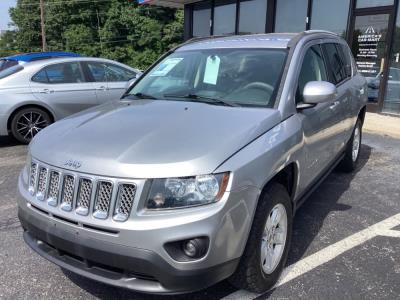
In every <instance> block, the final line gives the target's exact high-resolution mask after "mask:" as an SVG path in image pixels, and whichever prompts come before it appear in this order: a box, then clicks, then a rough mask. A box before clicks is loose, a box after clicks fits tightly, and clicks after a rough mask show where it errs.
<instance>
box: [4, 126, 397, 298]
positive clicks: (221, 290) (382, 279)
mask: <svg viewBox="0 0 400 300" xmlns="http://www.w3.org/2000/svg"><path fill="white" fill-rule="evenodd" d="M26 149H27V148H26V146H22V145H18V144H16V143H15V142H13V141H11V140H10V139H8V138H4V137H0V299H43V298H46V299H122V298H123V299H161V298H162V299H177V298H178V299H207V300H211V299H221V298H225V299H254V298H257V299H399V298H400V139H394V138H390V137H387V136H381V135H373V134H364V137H363V145H362V149H361V159H360V164H359V167H358V169H357V170H356V171H355V172H353V173H351V174H346V173H341V172H339V171H335V172H333V173H332V174H330V175H329V176H328V178H327V179H326V180H325V181H324V182H323V183H322V185H321V186H320V187H319V188H318V189H317V190H316V191H315V192H314V193H313V194H312V195H311V197H310V198H309V199H308V201H307V202H306V203H305V204H304V205H303V206H302V207H301V208H300V210H299V211H298V212H297V214H296V217H295V222H294V236H293V240H292V246H291V250H290V254H289V260H288V264H287V268H286V269H285V271H284V274H283V276H282V278H281V282H280V283H279V284H278V285H277V287H275V288H274V289H273V290H272V291H270V292H268V293H266V294H263V295H256V294H251V293H248V292H245V291H238V290H237V289H235V288H234V287H233V286H231V285H230V284H229V283H227V282H226V281H224V282H221V283H219V284H217V285H215V286H212V287H210V288H208V289H206V290H203V291H200V292H196V293H192V294H188V295H181V296H174V297H170V296H151V295H143V294H139V293H135V292H130V291H127V290H122V289H116V288H113V287H110V286H107V285H104V284H100V283H97V282H95V281H92V280H89V279H86V278H83V277H81V276H78V275H75V274H72V273H70V272H68V271H63V270H61V269H60V268H59V267H57V266H55V265H53V264H51V263H50V262H48V261H46V260H45V259H43V258H41V257H40V256H39V255H37V254H36V253H34V252H33V251H32V250H31V249H30V248H29V247H28V246H26V245H25V244H24V242H23V239H22V229H21V226H20V224H19V221H18V218H17V205H16V201H15V198H16V182H17V176H18V173H19V171H20V170H21V168H22V166H23V165H24V163H25V155H26Z"/></svg>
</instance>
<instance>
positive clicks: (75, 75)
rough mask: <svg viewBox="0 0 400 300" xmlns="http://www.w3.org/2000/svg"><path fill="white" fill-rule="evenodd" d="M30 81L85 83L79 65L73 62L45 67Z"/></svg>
mask: <svg viewBox="0 0 400 300" xmlns="http://www.w3.org/2000/svg"><path fill="white" fill-rule="evenodd" d="M32 81H34V82H40V83H52V84H59V83H79V82H85V79H84V77H83V74H82V70H81V67H80V64H79V63H77V62H75V63H63V64H55V65H51V66H47V67H45V68H44V69H42V70H41V71H40V72H38V73H37V74H36V75H34V76H33V77H32Z"/></svg>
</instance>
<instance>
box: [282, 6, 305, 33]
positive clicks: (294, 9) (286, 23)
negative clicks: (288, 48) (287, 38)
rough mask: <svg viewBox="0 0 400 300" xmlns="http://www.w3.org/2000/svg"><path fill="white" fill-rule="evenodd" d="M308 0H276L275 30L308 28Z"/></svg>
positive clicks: (301, 29) (296, 30)
mask: <svg viewBox="0 0 400 300" xmlns="http://www.w3.org/2000/svg"><path fill="white" fill-rule="evenodd" d="M307 7H308V0H279V1H276V17H275V20H276V21H275V32H300V31H303V30H306V17H307Z"/></svg>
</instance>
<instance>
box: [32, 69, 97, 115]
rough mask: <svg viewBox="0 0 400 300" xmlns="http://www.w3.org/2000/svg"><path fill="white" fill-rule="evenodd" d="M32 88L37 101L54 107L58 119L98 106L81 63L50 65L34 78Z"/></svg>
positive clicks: (94, 93)
mask: <svg viewBox="0 0 400 300" xmlns="http://www.w3.org/2000/svg"><path fill="white" fill-rule="evenodd" d="M30 85H31V89H32V93H33V94H34V95H35V96H36V98H38V99H39V100H40V101H43V102H45V103H47V104H48V105H49V106H50V107H52V108H53V110H54V111H55V113H56V115H57V117H58V118H64V117H66V116H68V115H71V114H73V113H76V112H79V111H81V110H83V109H86V108H89V107H91V106H94V105H97V104H98V101H97V97H96V92H95V90H94V88H93V85H92V83H91V82H86V80H85V76H84V74H83V72H82V67H81V65H80V63H79V62H75V61H74V62H64V63H57V64H51V65H48V66H46V67H44V68H43V69H41V70H40V71H39V72H37V73H36V74H35V75H33V76H32V78H31V83H30Z"/></svg>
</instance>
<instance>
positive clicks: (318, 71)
mask: <svg viewBox="0 0 400 300" xmlns="http://www.w3.org/2000/svg"><path fill="white" fill-rule="evenodd" d="M327 80H328V76H327V72H326V68H325V63H324V59H323V56H322V52H321V48H320V46H319V45H315V46H312V47H311V48H310V49H308V50H307V52H306V54H305V55H304V59H303V64H302V65H301V70H300V74H299V81H298V85H297V95H296V102H302V101H303V90H304V87H305V86H306V84H307V83H308V82H310V81H327Z"/></svg>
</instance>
